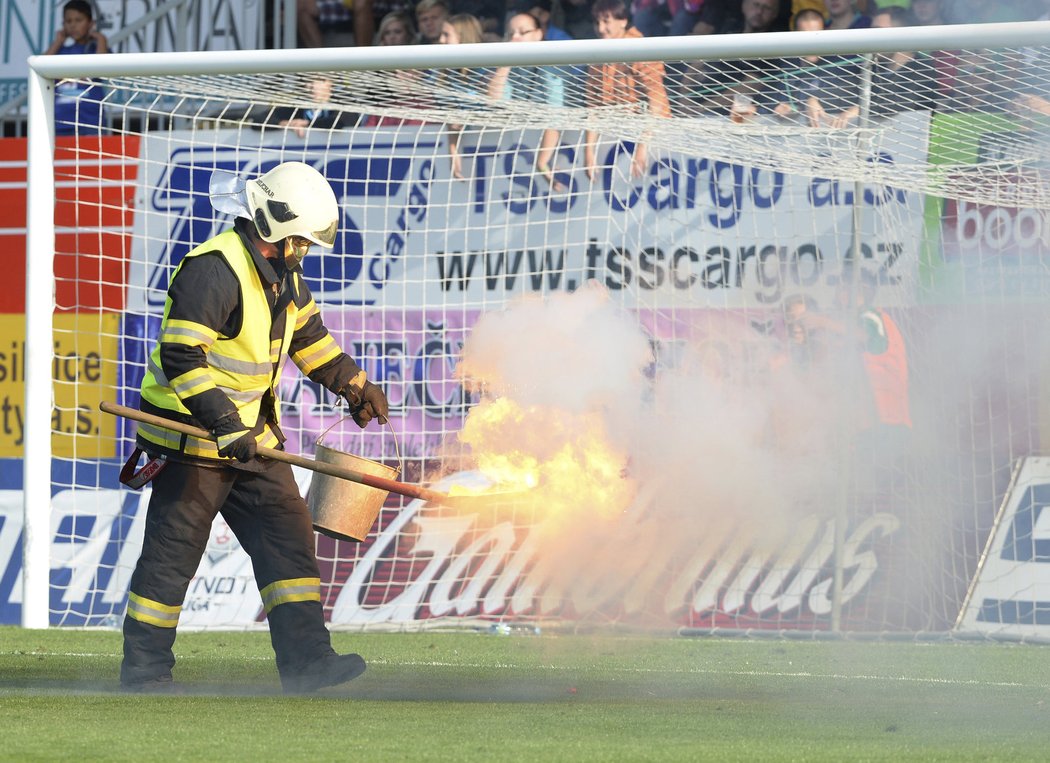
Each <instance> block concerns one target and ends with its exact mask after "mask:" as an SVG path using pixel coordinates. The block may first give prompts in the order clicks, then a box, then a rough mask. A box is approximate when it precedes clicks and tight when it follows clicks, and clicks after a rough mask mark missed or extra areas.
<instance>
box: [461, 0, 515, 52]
mask: <svg viewBox="0 0 1050 763" xmlns="http://www.w3.org/2000/svg"><path fill="white" fill-rule="evenodd" d="M451 2H452V7H451V12H452V13H453V14H455V15H463V14H466V15H468V16H473V17H474V18H476V19H477V20H478V23H479V24H481V39H482V41H483V42H499V41H500V40H502V39H503V19H504V17H505V16H506V15H507V3H506V2H505V0H451Z"/></svg>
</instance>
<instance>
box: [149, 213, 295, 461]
mask: <svg viewBox="0 0 1050 763" xmlns="http://www.w3.org/2000/svg"><path fill="white" fill-rule="evenodd" d="M213 251H218V252H220V253H221V255H222V256H223V258H224V259H225V260H226V262H227V263H228V264H229V265H230V268H231V269H232V270H233V272H234V274H235V276H236V277H237V281H238V283H239V285H240V293H241V330H240V332H239V333H238V334H237V336H233V337H222V336H218V337H217V338H215V339H214V341H213V342H211V341H209V340H211V339H212V337H210V336H209V335H208V334H207V333H205V331H204V330H203V329H201V328H196V329H195V328H192V327H188V326H187V325H186V322H185V321H172V322H171V324H172V325H171V326H169V321H168V312H169V311H170V309H171V300H170V298H169V299H168V300H167V301H166V302H165V305H164V321H163V323H162V328H161V340H160V341H164V340H165V339H168V340H173V341H176V342H183V343H187V344H193V345H199V346H202V347H205V348H206V358H207V362H208V367H207V369H200V372H198V371H197V370H194V371H190V372H187V373H185V374H183V375H182V376H180V377H179V378H178V379H170V380H169V379H168V378H167V377H166V375H165V374H164V372H163V370H162V369H161V365H160V341H158V343H157V346H156V347H154V349H153V352H152V353H150V357H149V361H148V363H147V367H146V375H145V377H144V378H143V380H142V398H143V399H144V400H146V401H147V402H149V403H151V404H152V405H154V406H156V407H158V408H163V409H166V410H170V411H174V412H178V413H180V414H183V415H188V414H189V410H188V409H187V408H186V407H185V406H184V405H183V404H182V401H181V399H180V396H181V397H189V396H192V395H193V394H197V393H199V392H202V391H204V390H206V389H210V388H212V387H215V388H217V389H219V390H220V391H222V392H223V393H224V394H225V395H226V396H227V397H228V398H229V399H230V400H231V401H232V402H233V404H234V405H235V406H236V407H237V410H238V413H239V414H240V416H241V421H243V422H244V423H245V424H246V425H247V426H249V427H251V426H253V425H254V424H255V422H256V420H257V419H258V417H259V410H260V403H261V401H262V399H263V396H264V395H265V394H266V392H267V391H268V390H270V389H271V384H272V383H273V380H274V378H276V377H275V376H274V364H275V363H276V362H277V360H279V359H280V358H281V357H282V356H284V355H285V354H286V352H287V349H288V347H289V346H290V344H291V341H292V335H293V333H294V331H295V327H296V324H297V318H298V309H297V308H296V306H295V300H294V299H293V300H291V301H290V302H289V304H288V307H287V308H286V317H287V319H286V321H285V330H284V336H283V337H282V338H281V339H276V340H271V339H270V329H271V326H272V323H273V321H272V318H271V313H270V303H269V301H268V299H267V292H266V289H265V288H264V287H263V283H262V280H261V279H260V277H259V272H258V271H257V270H256V268H255V264H254V262H252V255H251V252H249V251H248V250H247V249H246V248H245V247H244V245H243V244H242V242H241V238H240V236H239V235H238V234H237V232H236V231H234V230H228V231H226V232H224V233H221V234H219V235H218V236H216V237H215V238H213V239H211V240H210V241H208V242H206V243H205V244H202V245H201V246H199V247H197V248H196V249H194V250H192V251H191V252H189V253H188V254H187V255H186V257H185V258H183V262H185V261H186V260H187V259H189V258H190V257H195V256H198V255H200V254H203V253H205V252H213ZM181 267H182V264H181V263H180V265H179V268H181ZM175 274H176V275H177V274H178V269H176V271H175ZM173 278H174V276H173ZM298 284H299V279H298V274H296V278H295V285H296V287H298ZM274 399H275V400H276V393H275V394H274ZM274 408H275V410H274V417H275V418H276V417H277V416H278V415H279V414H278V411H279V406H275V407H274ZM139 434H140V435H141V436H142V437H143V439H145V440H148V441H150V442H153V443H156V444H157V445H159V446H161V447H164V448H168V449H171V450H181V451H182V452H184V453H186V454H187V455H190V456H196V457H200V458H214V459H218V458H219V455H218V450H217V448H216V446H215V443H213V442H211V441H209V440H201V439H199V438H196V437H189V436H183V435H180V434H177V433H175V432H172V431H171V430H167V429H164V428H162V427H149V426H147V427H142V426H140V427H139ZM258 441H259V444H261V445H266V446H267V447H273V446H275V445H277V444H278V441H277V438H276V436H274V435H273V433H272V432H270V430H269V429H264V431H263V433H262V434H260V435H259V437H258Z"/></svg>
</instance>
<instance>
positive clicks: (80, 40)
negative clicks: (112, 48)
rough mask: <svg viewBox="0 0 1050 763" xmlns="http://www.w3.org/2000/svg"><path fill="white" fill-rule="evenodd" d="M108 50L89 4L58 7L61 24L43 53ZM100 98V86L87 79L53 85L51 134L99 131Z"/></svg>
mask: <svg viewBox="0 0 1050 763" xmlns="http://www.w3.org/2000/svg"><path fill="white" fill-rule="evenodd" d="M108 52H109V43H108V42H107V40H106V36H105V35H104V34H102V33H101V32H99V31H98V29H97V28H96V26H95V19H94V15H93V13H92V10H91V4H90V3H88V2H86V0H69V2H67V3H66V4H65V5H64V6H62V26H61V28H59V30H58V31H57V32H55V39H54V40H53V41H52V43H51V46H50V47H49V48H48V49H47V50H46V51H44V54H45V55H48V56H76V55H84V54H92V53H108ZM103 97H104V91H103V89H102V87H101V86H99V85H97V84H95V83H94V82H92V81H91V80H61V81H60V82H59V83H58V84H57V85H55V134H56V135H98V134H100V133H101V132H102V99H103Z"/></svg>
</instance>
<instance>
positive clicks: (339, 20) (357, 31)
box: [295, 0, 375, 48]
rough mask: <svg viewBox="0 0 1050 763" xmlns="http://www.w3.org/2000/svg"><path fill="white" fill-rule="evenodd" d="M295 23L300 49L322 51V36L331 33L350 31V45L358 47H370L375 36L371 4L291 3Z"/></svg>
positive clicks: (362, 0)
mask: <svg viewBox="0 0 1050 763" xmlns="http://www.w3.org/2000/svg"><path fill="white" fill-rule="evenodd" d="M295 19H296V24H297V25H298V29H299V43H300V44H301V45H302V46H303V47H304V48H321V47H324V45H325V36H326V33H329V32H334V31H346V32H350V31H352V32H353V37H352V38H351V39H352V40H353V42H352V44H353V45H359V46H360V45H371V44H372V37H373V35H374V34H375V17H374V16H373V11H372V0H352V2H344V0H295ZM339 44H350V41H349V40H343V39H340V40H339Z"/></svg>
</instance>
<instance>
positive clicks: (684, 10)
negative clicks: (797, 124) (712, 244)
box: [298, 0, 1050, 169]
mask: <svg viewBox="0 0 1050 763" xmlns="http://www.w3.org/2000/svg"><path fill="white" fill-rule="evenodd" d="M298 9H299V15H298V23H299V32H300V42H301V44H302V45H304V46H319V45H324V44H326V42H325V41H326V40H329V41H331V44H339V45H345V44H347V42H348V40H352V41H353V43H354V44H357V45H371V44H375V45H401V44H416V43H418V44H431V43H438V44H440V43H445V44H449V43H452V44H455V43H464V42H484V41H498V40H509V41H514V42H530V41H539V40H569V39H582V38H594V37H600V38H611V39H624V40H630V39H637V38H639V37H649V36H663V35H706V34H752V33H762V32H771V31H790V30H797V31H815V30H819V29H861V28H867V27H900V26H913V25H939V24H952V23H979V22H999V21H1020V20H1033V19H1039V18H1050V0H999V1H998V2H994V3H988V2H983V1H981V0H418V2H415V3H413V2H412V0H298ZM966 56H967V54H965V53H958V52H956V53H949V52H943V51H942V52H938V53H936V54H931V55H928V54H912V53H904V52H901V53H892V54H881V55H879V56H877V57H876V58H875V59H874V61H873V64H872V74H871V98H870V110H869V111H868V113H867V116H872V117H879V116H886V115H890V114H893V113H897V112H900V111H905V110H916V109H935V108H949V109H951V110H955V111H959V110H987V109H994V108H998V107H1004V106H1010V105H1011V104H1009V103H996V98H998V97H1000V96H1002V94H1003V93H1005V92H1006V88H1002V89H1000V88H999V87H998V85H999V84H1001V83H999V82H997V80H996V77H998V76H1001V75H1002V72H1001V71H999V72H996V71H993V70H992V69H991V68H989V67H988V66H987V62H984V61H980V60H968V59H967V57H966ZM999 68H1000V70H1001V69H1002V68H1003V67H999ZM1007 68H1012V70H1013V71H1012V73H1011V75H1009V76H1013V77H1015V78H1016V76H1017V75H1016V72H1017V70H1018V69H1020V68H1023V64H1018V63H1017V62H1014V63H1013V64H1012V66H1008V67H1007ZM974 70H980V71H979V72H978V76H976V77H974V76H971V75H972V74H973V72H974ZM522 76H523V75H521V74H520V73H514V72H510V71H509V70H507V69H502V70H500V71H499V72H497V73H496V75H495V77H494V78H493V82H491V83H490V84H489V86H488V88H487V91H488V95H489V96H491V97H495V98H515V97H516V95H515V93H516V92H518V93H521V92H525V91H526V90H527V91H528V92H529V93H530V94H531V97H536V96H535V94H536V93H537V92H539V93H540V94H541V97H542V98H543V100H544V101H546V103H548V104H550V105H562V104H569V105H574V104H579V103H585V104H587V105H592V106H593V105H599V106H601V105H613V104H625V103H626V104H628V105H632V106H635V107H638V108H639V109H641V108H645V109H647V110H648V111H649V113H651V114H656V115H658V116H669V115H670V114H672V113H674V114H676V115H681V116H696V115H712V114H727V115H729V116H730V117H732V118H733V120H734V121H737V122H742V121H747V120H749V119H751V118H753V117H755V116H757V115H767V116H775V117H781V118H788V119H798V120H801V121H804V122H806V123H808V124H811V125H813V126H818V127H843V126H848V125H850V124H854V123H856V122H857V121H858V120H859V119H860V118H861V117H862V115H861V107H860V103H861V100H862V98H861V96H860V89H861V81H862V78H863V77H864V76H865V74H864V72H863V62H862V59H861V58H860V57H853V58H851V57H847V56H832V57H824V58H818V57H815V56H807V57H804V58H800V59H796V60H784V59H778V60H764V61H715V62H710V61H709V62H680V63H676V64H668V65H666V66H664V65H659V64H644V65H640V64H630V65H629V64H607V65H603V66H592V67H580V68H578V69H577V70H567V71H566V70H563V71H561V72H555V71H546V72H542V71H541V72H539V73H535V74H534V75H533V76H534V77H536V78H537V81H536V82H535V83H533V86H531V87H529V88H524V87H522V82H521V77H522ZM1041 76H1042V75H1041ZM1030 89H1034V90H1040V89H1042V90H1045V89H1046V88H1045V87H1042V88H1039V87H1036V88H1030ZM1036 95H1038V93H1036ZM1002 97H1005V96H1002ZM1047 103H1048V101H1047V100H1046V99H1041V100H1040V101H1037V99H1036V98H1031V99H1029V106H1030V107H1031V108H1032V110H1035V111H1039V110H1040V109H1043V108H1044V107H1045V106H1046V104H1047ZM1013 105H1016V103H1015V104H1013ZM1046 111H1050V109H1047V110H1046ZM1044 113H1045V111H1044ZM545 137H546V139H547V140H548V141H556V138H557V136H556V135H554V134H551V135H548V136H545ZM637 158H638V159H639V160H640V161H644V155H643V156H640V157H637ZM540 166H541V169H542V167H543V166H545V161H544V160H543V159H541V161H540Z"/></svg>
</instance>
